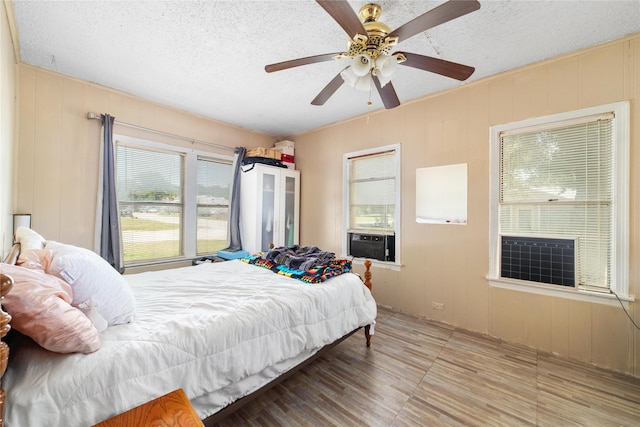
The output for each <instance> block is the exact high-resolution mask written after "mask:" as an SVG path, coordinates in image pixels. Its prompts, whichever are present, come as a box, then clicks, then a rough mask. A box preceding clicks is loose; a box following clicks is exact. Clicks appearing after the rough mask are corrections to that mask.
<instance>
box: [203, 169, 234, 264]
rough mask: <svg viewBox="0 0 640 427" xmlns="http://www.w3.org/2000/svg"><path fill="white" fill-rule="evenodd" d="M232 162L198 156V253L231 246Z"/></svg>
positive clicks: (208, 252)
mask: <svg viewBox="0 0 640 427" xmlns="http://www.w3.org/2000/svg"><path fill="white" fill-rule="evenodd" d="M232 175H233V171H232V165H231V164H230V163H228V162H221V161H220V160H214V159H208V158H202V157H200V158H198V219H197V224H196V226H197V231H196V233H197V244H196V252H197V254H198V255H202V254H210V253H213V252H216V251H218V250H221V249H224V248H226V247H227V246H228V244H227V234H228V230H229V226H228V219H229V199H230V197H231V178H232Z"/></svg>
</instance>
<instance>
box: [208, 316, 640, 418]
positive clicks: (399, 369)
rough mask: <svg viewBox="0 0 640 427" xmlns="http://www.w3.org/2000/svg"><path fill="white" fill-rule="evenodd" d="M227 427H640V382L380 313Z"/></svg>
mask: <svg viewBox="0 0 640 427" xmlns="http://www.w3.org/2000/svg"><path fill="white" fill-rule="evenodd" d="M219 425H220V426H239V425H242V426H247V425H248V426H398V427H400V426H597V427H600V426H640V379H637V378H632V377H629V376H625V375H621V374H618V373H614V372H610V371H606V370H602V369H598V368H595V367H593V366H589V365H584V364H579V363H575V362H570V361H567V360H564V359H560V358H557V357H554V356H551V355H548V354H542V353H539V352H537V351H535V350H532V349H530V348H528V347H522V346H516V345H511V344H506V343H503V342H501V341H500V340H496V339H491V338H488V337H486V336H482V335H478V334H473V333H469V332H466V331H461V330H457V329H455V328H451V327H447V326H446V325H441V324H436V323H431V322H427V321H422V320H418V319H415V318H412V317H409V316H405V315H402V314H398V313H393V312H390V311H387V310H384V309H381V310H380V311H379V314H378V323H377V325H376V327H375V335H374V336H373V339H372V344H371V347H370V348H367V347H366V346H365V344H364V337H363V334H362V333H361V332H360V331H358V333H356V334H354V335H352V336H351V337H349V338H348V339H347V340H345V341H344V342H342V343H341V344H339V345H338V346H336V347H334V348H333V349H332V350H331V351H329V352H328V353H326V354H325V355H323V356H322V357H320V358H319V359H318V360H317V361H315V362H313V363H312V364H310V365H309V366H307V367H306V368H304V369H303V370H301V371H300V372H298V373H296V374H295V375H293V376H292V377H291V378H289V379H287V380H286V381H284V382H283V383H282V384H280V385H278V386H276V387H274V388H273V389H271V390H269V391H268V392H267V393H266V394H264V395H263V396H261V397H260V398H258V399H257V400H255V401H253V402H251V403H249V404H248V405H247V406H245V407H244V408H242V409H241V410H239V411H238V412H236V413H234V414H232V415H231V416H230V417H228V418H226V419H225V420H224V421H223V422H221V423H220V424H219Z"/></svg>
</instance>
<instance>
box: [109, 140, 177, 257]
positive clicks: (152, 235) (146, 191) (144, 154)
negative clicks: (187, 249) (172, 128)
mask: <svg viewBox="0 0 640 427" xmlns="http://www.w3.org/2000/svg"><path fill="white" fill-rule="evenodd" d="M116 168H117V183H116V186H117V191H118V203H119V209H120V224H121V231H122V247H123V255H124V260H125V263H129V264H131V263H134V262H139V261H149V260H160V259H170V258H176V257H179V256H181V255H182V252H183V249H182V247H183V246H182V224H183V210H184V205H183V203H184V201H183V200H184V197H183V179H184V173H183V170H184V158H183V155H182V154H179V153H171V152H164V151H160V150H151V149H146V148H138V147H130V146H126V145H124V144H118V145H117V150H116Z"/></svg>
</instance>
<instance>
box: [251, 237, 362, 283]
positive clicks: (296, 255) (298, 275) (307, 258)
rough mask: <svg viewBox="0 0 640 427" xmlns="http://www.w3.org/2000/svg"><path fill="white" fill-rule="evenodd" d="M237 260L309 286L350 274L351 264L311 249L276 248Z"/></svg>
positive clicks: (316, 249)
mask: <svg viewBox="0 0 640 427" xmlns="http://www.w3.org/2000/svg"><path fill="white" fill-rule="evenodd" d="M240 260H241V261H243V262H246V263H247V264H253V265H256V266H258V267H263V268H268V269H269V270H271V271H273V272H274V273H276V274H280V275H282V276H287V277H291V278H293V279H297V280H300V281H302V282H305V283H309V284H312V283H322V282H324V281H325V280H328V279H330V278H332V277H335V276H338V275H340V274H344V273H348V272H349V271H351V261H349V260H346V259H335V254H333V252H325V251H320V250H319V249H318V248H317V247H315V246H307V247H300V246H297V245H295V246H291V247H279V248H274V249H272V250H270V251H267V252H258V253H256V254H254V255H251V256H249V257H246V258H241V259H240Z"/></svg>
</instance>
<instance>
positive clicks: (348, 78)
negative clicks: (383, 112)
mask: <svg viewBox="0 0 640 427" xmlns="http://www.w3.org/2000/svg"><path fill="white" fill-rule="evenodd" d="M340 76H341V77H342V80H344V82H345V83H346V84H347V85H349V86H350V87H352V88H354V89H356V90H359V91H362V92H367V91H369V90H370V89H371V74H370V73H366V74H365V75H364V76H359V75H357V74H355V73H354V72H353V66H351V67H347V68H345V69H344V70H342V72H341V73H340Z"/></svg>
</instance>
